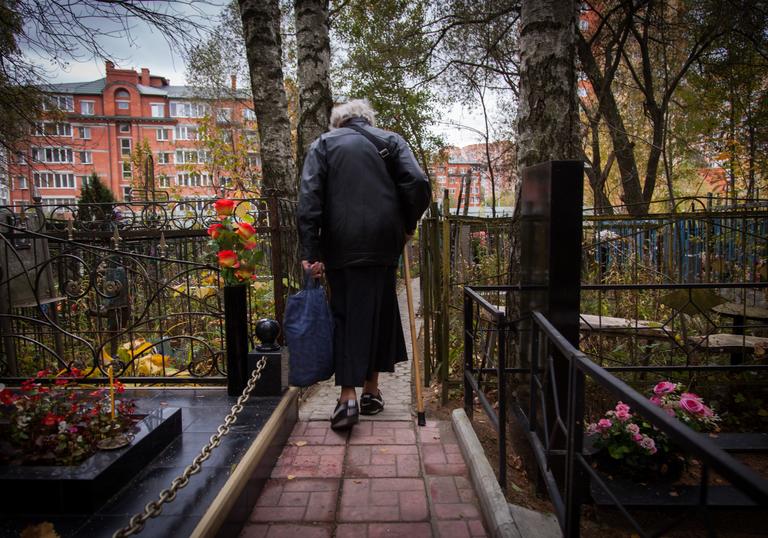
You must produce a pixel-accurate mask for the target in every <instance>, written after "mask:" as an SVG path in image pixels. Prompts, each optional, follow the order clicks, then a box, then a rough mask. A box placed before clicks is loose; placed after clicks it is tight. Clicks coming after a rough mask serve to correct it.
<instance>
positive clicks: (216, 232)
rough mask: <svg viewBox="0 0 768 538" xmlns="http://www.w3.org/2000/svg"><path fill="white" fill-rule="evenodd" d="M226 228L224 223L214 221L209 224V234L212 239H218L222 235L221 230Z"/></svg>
mask: <svg viewBox="0 0 768 538" xmlns="http://www.w3.org/2000/svg"><path fill="white" fill-rule="evenodd" d="M223 229H224V225H223V224H219V223H218V222H214V223H213V224H211V225H210V226H208V235H210V236H211V238H212V239H214V240H215V239H218V238H219V236H220V235H221V231H222V230H223Z"/></svg>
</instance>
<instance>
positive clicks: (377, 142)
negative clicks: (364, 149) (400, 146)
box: [344, 125, 392, 161]
mask: <svg viewBox="0 0 768 538" xmlns="http://www.w3.org/2000/svg"><path fill="white" fill-rule="evenodd" d="M344 127H348V128H349V129H352V130H353V131H357V132H358V133H359V134H361V135H363V136H364V137H365V138H367V139H368V141H369V142H370V143H371V144H373V145H374V146H376V150H377V151H378V152H379V156H380V157H381V158H382V159H384V160H385V161H389V160H390V158H391V157H392V152H391V151H389V146H388V145H387V143H386V142H384V141H383V140H382V139H381V138H379V137H378V136H374V135H372V134H371V133H369V132H368V131H366V130H365V129H363V128H362V127H360V126H358V125H344Z"/></svg>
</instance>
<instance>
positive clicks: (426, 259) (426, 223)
mask: <svg viewBox="0 0 768 538" xmlns="http://www.w3.org/2000/svg"><path fill="white" fill-rule="evenodd" d="M434 214H435V213H434V212H432V213H431V215H430V217H429V218H426V219H424V220H422V221H421V233H420V234H419V241H420V246H421V254H420V255H421V260H420V262H421V286H420V291H421V312H422V318H423V319H424V352H423V354H422V356H423V357H424V386H425V387H428V386H429V379H430V376H431V375H432V338H431V336H432V273H433V269H432V265H433V264H432V259H431V256H430V252H432V250H433V249H432V242H431V241H432V224H433V222H434V220H433V219H434Z"/></svg>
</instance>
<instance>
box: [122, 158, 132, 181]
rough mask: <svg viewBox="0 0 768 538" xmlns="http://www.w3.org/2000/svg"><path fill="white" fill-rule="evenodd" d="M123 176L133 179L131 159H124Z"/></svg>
mask: <svg viewBox="0 0 768 538" xmlns="http://www.w3.org/2000/svg"><path fill="white" fill-rule="evenodd" d="M122 176H123V179H133V165H132V164H131V161H123V163H122Z"/></svg>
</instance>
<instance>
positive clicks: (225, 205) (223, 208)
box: [213, 198, 235, 217]
mask: <svg viewBox="0 0 768 538" xmlns="http://www.w3.org/2000/svg"><path fill="white" fill-rule="evenodd" d="M213 207H214V209H216V214H217V215H218V216H219V217H227V216H229V215H231V214H232V213H234V211H235V201H234V200H227V199H226V198H220V199H218V200H216V201H215V202H214V204H213Z"/></svg>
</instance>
